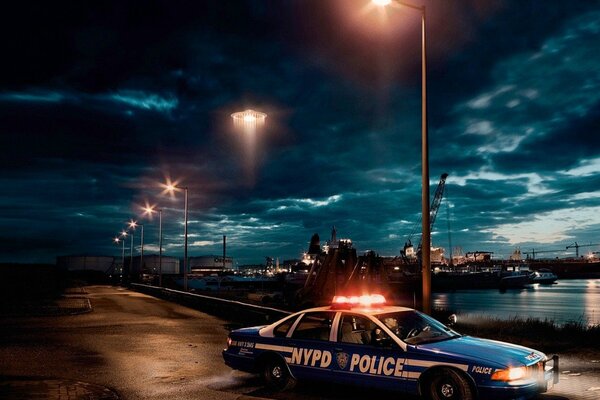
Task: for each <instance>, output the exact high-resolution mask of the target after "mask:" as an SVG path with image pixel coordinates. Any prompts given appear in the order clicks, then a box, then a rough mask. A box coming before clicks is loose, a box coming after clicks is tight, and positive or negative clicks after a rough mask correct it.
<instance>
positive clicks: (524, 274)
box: [499, 264, 531, 289]
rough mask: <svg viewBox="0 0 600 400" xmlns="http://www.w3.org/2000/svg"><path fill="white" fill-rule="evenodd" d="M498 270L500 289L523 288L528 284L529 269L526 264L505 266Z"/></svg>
mask: <svg viewBox="0 0 600 400" xmlns="http://www.w3.org/2000/svg"><path fill="white" fill-rule="evenodd" d="M505 268H506V269H503V270H501V271H500V273H499V276H500V289H515V288H517V289H518V288H524V287H525V286H527V285H530V284H531V282H530V280H529V276H530V271H529V266H527V265H526V264H519V265H510V266H506V267H505Z"/></svg>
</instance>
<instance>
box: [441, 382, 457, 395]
mask: <svg viewBox="0 0 600 400" xmlns="http://www.w3.org/2000/svg"><path fill="white" fill-rule="evenodd" d="M442 395H443V396H444V397H446V398H450V397H452V396H453V395H454V388H453V387H452V385H449V384H447V383H444V384H443V385H442Z"/></svg>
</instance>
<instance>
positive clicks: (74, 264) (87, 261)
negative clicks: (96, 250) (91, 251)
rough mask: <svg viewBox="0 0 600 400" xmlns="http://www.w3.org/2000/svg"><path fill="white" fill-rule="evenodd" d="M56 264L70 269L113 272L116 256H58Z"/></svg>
mask: <svg viewBox="0 0 600 400" xmlns="http://www.w3.org/2000/svg"><path fill="white" fill-rule="evenodd" d="M120 261H121V260H120V259H119V262H120ZM56 266H57V267H58V268H62V269H66V270H68V271H98V272H102V273H105V274H111V273H112V272H113V269H114V268H115V266H116V264H115V257H111V256H58V257H56Z"/></svg>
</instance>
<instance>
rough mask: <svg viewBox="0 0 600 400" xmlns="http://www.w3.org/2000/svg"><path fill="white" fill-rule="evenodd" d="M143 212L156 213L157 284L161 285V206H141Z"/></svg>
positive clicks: (147, 213)
mask: <svg viewBox="0 0 600 400" xmlns="http://www.w3.org/2000/svg"><path fill="white" fill-rule="evenodd" d="M143 210H144V214H146V215H150V216H151V215H152V214H154V213H155V212H157V213H158V286H162V208H159V209H157V210H155V206H149V205H146V207H143Z"/></svg>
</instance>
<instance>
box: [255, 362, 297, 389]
mask: <svg viewBox="0 0 600 400" xmlns="http://www.w3.org/2000/svg"><path fill="white" fill-rule="evenodd" d="M262 377H263V379H264V381H265V385H266V386H267V387H268V388H269V389H272V390H276V391H284V390H288V389H291V388H293V387H294V386H295V385H296V379H295V378H294V377H293V376H292V375H291V374H290V370H289V369H288V366H287V365H286V363H285V362H284V361H283V360H282V359H281V358H279V357H270V358H268V359H267V360H266V361H265V363H264V365H263V370H262Z"/></svg>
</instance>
